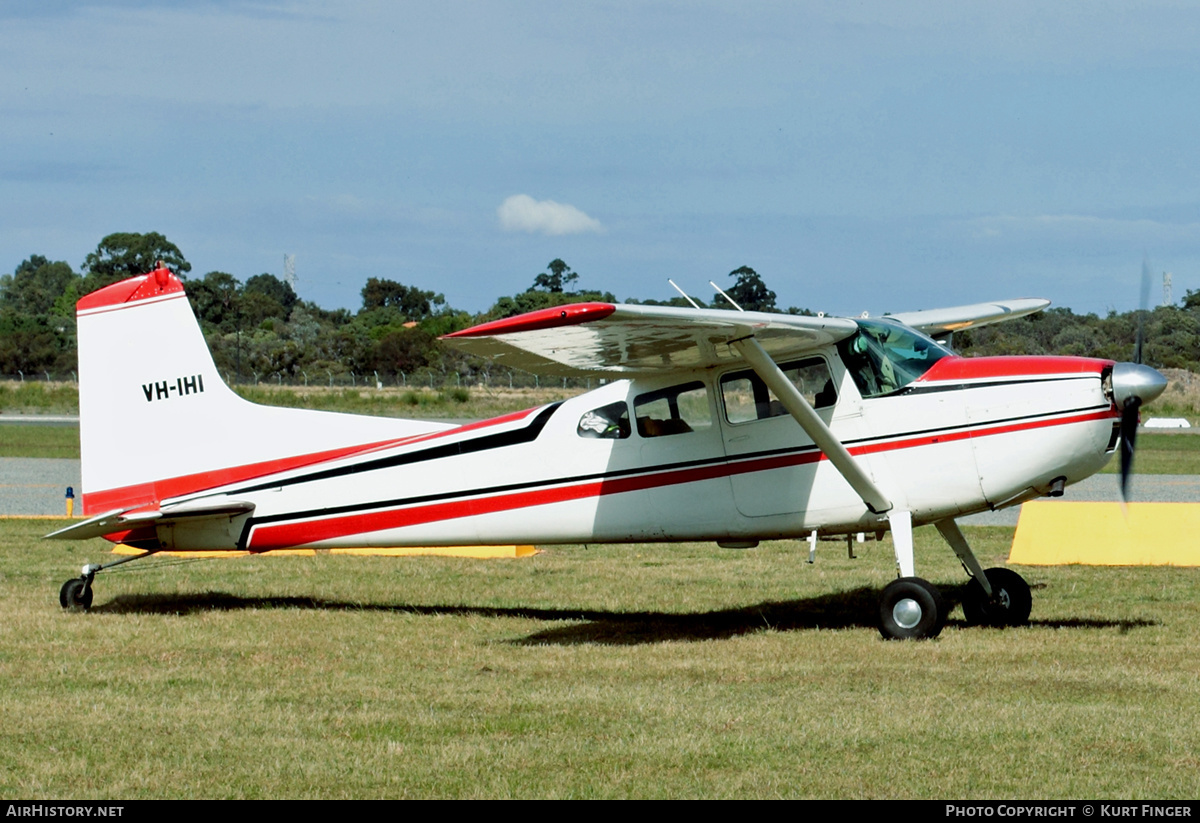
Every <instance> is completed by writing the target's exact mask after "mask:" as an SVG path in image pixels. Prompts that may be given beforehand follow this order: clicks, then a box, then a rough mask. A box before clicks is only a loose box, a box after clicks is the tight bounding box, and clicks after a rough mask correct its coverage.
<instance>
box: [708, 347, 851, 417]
mask: <svg viewBox="0 0 1200 823" xmlns="http://www.w3.org/2000/svg"><path fill="white" fill-rule="evenodd" d="M779 368H780V370H781V371H782V372H783V373H784V375H785V376H786V377H787V378H788V380H790V381H791V382H792V385H794V386H795V387H796V388H797V389H798V390H799V391H800V394H802V395H804V399H805V400H807V401H808V404H809V405H810V406H812V407H813V408H814V409H823V408H827V407H829V406H832V405H834V404H836V403H837V390H836V389H835V388H834V386H833V378H832V376H831V375H830V373H829V365H828V364H827V363H826V362H825V361H824V360H823V359H821V358H819V357H814V358H810V359H808V360H799V361H795V362H791V363H781V364H780V365H779ZM721 399H722V400H723V401H724V403H725V419H726V420H728V421H729V422H730V423H747V422H750V421H751V420H766V419H768V418H770V417H781V416H783V415H786V414H787V413H788V411H787V409H785V408H784V407H783V403H781V402H780V401H779V399H778V398H777V397H776V396H775V393H774V392H772V391H771V390H770V389H768V388H767V385H766V384H765V383H763V381H762V379H761V378H760V377H759V376H758V375H757V374H755V373H754V372H753V371H751V370H750V369H746V370H745V371H737V372H731V373H730V374H727V375H725V376H724V377H722V378H721Z"/></svg>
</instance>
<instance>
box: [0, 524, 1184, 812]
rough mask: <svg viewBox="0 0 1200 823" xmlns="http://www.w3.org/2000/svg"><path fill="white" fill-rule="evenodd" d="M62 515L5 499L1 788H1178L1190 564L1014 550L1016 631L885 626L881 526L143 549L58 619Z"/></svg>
mask: <svg viewBox="0 0 1200 823" xmlns="http://www.w3.org/2000/svg"><path fill="white" fill-rule="evenodd" d="M57 525H58V524H57V523H55V522H53V521H0V682H2V683H3V687H2V688H0V721H2V722H0V744H2V745H0V794H2V795H3V796H4V797H7V798H14V797H23V798H30V797H32V798H67V797H74V798H121V799H124V798H139V797H148V798H153V797H189V798H190V797H217V798H224V797H314V798H315V797H330V798H337V797H834V798H845V797H852V798H905V797H916V798H922V797H932V798H1094V799H1103V798H1120V799H1143V798H1184V799H1187V798H1195V797H1197V796H1200V754H1198V753H1200V654H1198V653H1197V651H1196V650H1197V649H1198V648H1200V604H1198V602H1197V598H1196V590H1197V587H1198V584H1200V571H1198V570H1196V569H1167V568H1135V569H1112V568H1106V569H1101V568H1087V567H1064V568H1028V569H1023V570H1022V571H1023V573H1025V574H1026V576H1027V578H1028V579H1029V581H1030V583H1031V584H1032V585H1033V586H1034V612H1033V622H1032V624H1031V625H1030V626H1028V627H1024V628H1020V629H1007V630H995V629H979V628H967V627H965V626H963V625H962V624H961V622H960V621H959V620H958V618H960V617H961V612H960V611H957V610H956V612H955V613H954V614H953V615H952V619H951V622H950V624H949V625H948V627H947V629H946V631H945V632H944V633H943V634H942V636H941V637H940V638H939V639H938V640H936V641H932V642H909V643H894V642H885V641H883V640H881V639H880V638H879V635H878V632H877V631H876V629H875V628H874V618H873V613H874V610H875V601H876V597H877V592H878V590H879V589H880V588H881V587H882V586H883V585H884V584H885V583H886V582H887V581H888V580H889V579H890V578H891V577H892V576H893V574H894V572H893V560H892V550H891V544H890V542H889V541H886V540H885V541H884V542H883V543H881V544H874V543H872V544H868V545H867V546H866V547H865V548H864V549H862V550H861V552H860V554H861V556H860V557H859V559H857V560H849V559H847V557H846V552H845V549H844V547H843V546H840V545H838V544H821V549H820V551H819V554H818V559H817V564H816V565H815V566H808V565H807V564H805V563H804V562H803V558H804V556H805V554H806V547H805V546H804V545H803V544H786V543H778V544H764V545H763V546H761V547H759V548H758V549H752V550H748V551H741V552H738V551H727V550H721V549H717V548H716V547H713V546H709V545H698V544H685V545H681V546H674V547H666V546H650V545H644V546H628V547H547V548H546V550H545V551H544V552H543V553H542V554H540V555H538V556H536V557H533V558H530V559H523V560H502V561H497V560H492V561H472V560H456V559H447V558H411V559H385V558H362V559H356V558H335V557H315V558H284V557H280V558H270V557H263V558H247V559H244V560H212V561H199V562H192V563H187V564H182V565H165V564H166V563H168V562H169V561H154V560H149V561H145V562H144V563H133V564H130V565H128V566H124V567H121V568H122V569H127V570H129V571H127V572H126V571H122V570H114V571H113V572H111V573H105V574H102V575H101V576H100V577H99V578H98V579H97V584H96V601H95V606H94V608H93V611H92V612H91V613H89V614H68V613H64V612H62V611H61V610H60V609H59V607H58V605H57V592H58V587H59V585H60V584H61V583H62V581H63V580H65V579H66V578H67V577H68V576H70V575H72V574H77V573H78V568H79V566H80V565H81V564H82V563H83V562H86V561H95V560H97V559H98V554H99V553H100V552H101V551H102V546H103V544H102V543H101V541H91V542H88V543H84V544H59V543H43V542H40V541H39V540H38V536H39V535H41V534H44V533H45V532H47V531H50V530H51V529H52V528H55V527H57ZM966 531H967V534H968V537H969V538H970V539H971V540H972V541H973V542H974V544H975V546H976V549H977V551H978V552H979V554H980V555H981V557H982V558H984V559H985V562H987V563H989V564H996V563H999V562H1002V561H1003V559H1004V557H1005V556H1006V554H1007V551H1008V546H1009V543H1010V541H1011V538H1012V532H1011V530H1009V529H1000V528H993V529H982V528H976V529H967V530H966ZM917 563H918V570H919V571H920V572H921V573H922V574H923V575H924V576H926V577H928V578H929V579H931V580H933V581H934V582H936V583H938V584H939V585H942V586H944V587H945V588H944V590H945V591H946V592H947V594H948V595H951V596H954V594H955V592H956V586H957V585H958V584H959V583H960V582H961V581H962V580H963V573H962V572H961V570H960V569H959V568H958V567H957V563H956V561H955V560H954V558H953V556H952V555H951V553H950V552H949V551H948V550H946V549H945V548H944V546H942V545H941V544H940V541H939V539H938V537H937V535H936V533H935V532H933V531H932V530H931V529H927V528H923V529H919V530H918V531H917ZM160 564H161V565H160Z"/></svg>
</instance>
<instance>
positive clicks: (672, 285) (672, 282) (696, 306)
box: [667, 277, 700, 309]
mask: <svg viewBox="0 0 1200 823" xmlns="http://www.w3.org/2000/svg"><path fill="white" fill-rule="evenodd" d="M667 282H668V283H670V284H671V288H673V289H675V291H677V292H679V293H680V294H682V295H683V299H684V300H686V301H688V302H689V303H691V304H692V308H693V309H698V308H700V307H699V306H698V305H696V301H695V300H693V299H692V298H690V297H688V293H687V292H685V291H684V290H683V289H681V288H679V286H677V285H675V281H674V280H672V279H671V278H669V277H668V278H667Z"/></svg>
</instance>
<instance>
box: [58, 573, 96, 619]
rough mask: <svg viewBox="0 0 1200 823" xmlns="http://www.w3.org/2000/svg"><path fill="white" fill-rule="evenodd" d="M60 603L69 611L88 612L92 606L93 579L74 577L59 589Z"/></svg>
mask: <svg viewBox="0 0 1200 823" xmlns="http://www.w3.org/2000/svg"><path fill="white" fill-rule="evenodd" d="M58 603H59V605H60V606H62V607H63V608H64V609H66V610H67V611H71V612H86V611H87V610H88V609H90V608H91V607H92V581H91V580H89V579H88V578H86V577H72V578H71V579H70V580H68V581H67V582H66V583H63V585H62V588H61V589H59V590H58Z"/></svg>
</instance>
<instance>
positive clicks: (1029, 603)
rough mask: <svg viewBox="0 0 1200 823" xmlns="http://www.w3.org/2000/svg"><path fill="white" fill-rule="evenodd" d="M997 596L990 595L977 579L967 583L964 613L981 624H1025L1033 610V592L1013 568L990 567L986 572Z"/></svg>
mask: <svg viewBox="0 0 1200 823" xmlns="http://www.w3.org/2000/svg"><path fill="white" fill-rule="evenodd" d="M984 574H986V575H987V579H988V583H990V584H991V586H992V593H993V594H994V595H995V596H994V597H992V598H988V596H987V595H986V594H984V593H983V586H981V585H979V581H978V580H972V581H971V582H970V583H968V584H967V590H966V592H964V593H963V603H962V607H963V616H965V617H966V618H967V622H968V623H973V624H975V625H978V626H1024V625H1025V624H1026V623H1028V622H1029V612H1030V611H1032V609H1033V595H1032V594H1030V592H1029V584H1028V583H1026V582H1025V578H1023V577H1021V575H1019V574H1017V573H1016V572H1014V571H1013V570H1012V569H1002V568H995V569H988V570H987V571H985V572H984Z"/></svg>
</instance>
